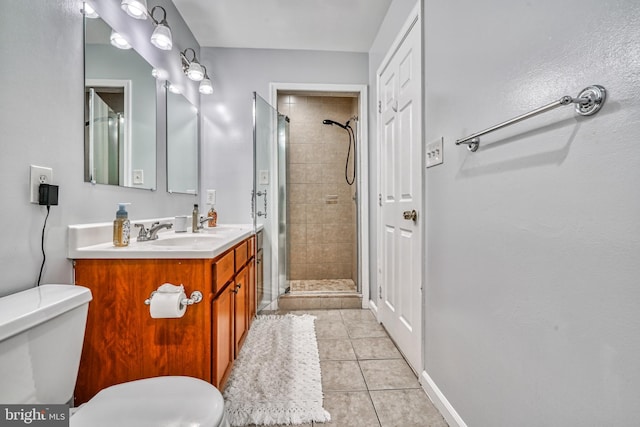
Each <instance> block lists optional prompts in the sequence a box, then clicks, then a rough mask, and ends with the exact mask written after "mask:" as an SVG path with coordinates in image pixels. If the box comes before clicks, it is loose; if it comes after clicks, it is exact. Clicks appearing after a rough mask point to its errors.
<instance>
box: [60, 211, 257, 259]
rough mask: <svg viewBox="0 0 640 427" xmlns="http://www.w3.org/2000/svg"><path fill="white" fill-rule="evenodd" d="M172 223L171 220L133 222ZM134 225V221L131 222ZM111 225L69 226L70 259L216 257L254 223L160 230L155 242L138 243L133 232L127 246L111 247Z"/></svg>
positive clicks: (251, 231) (247, 233)
mask: <svg viewBox="0 0 640 427" xmlns="http://www.w3.org/2000/svg"><path fill="white" fill-rule="evenodd" d="M153 221H160V222H173V218H164V219H160V220H146V221H135V222H136V223H139V222H143V223H147V222H149V224H150V223H151V222H153ZM132 224H133V221H132ZM112 227H113V224H112V223H99V224H82V225H70V226H69V250H68V254H67V257H68V258H70V259H170V258H172V259H184V258H215V257H217V256H218V255H221V254H222V253H224V252H225V251H226V250H228V249H229V248H231V247H233V246H234V245H236V244H237V243H240V242H241V241H243V240H245V239H247V238H248V237H250V236H252V235H254V234H255V232H254V228H253V224H219V225H218V226H217V227H213V228H208V227H205V228H204V229H201V230H199V232H198V233H192V232H191V229H189V230H188V231H187V232H186V233H176V232H174V231H173V230H167V229H163V230H161V231H160V232H159V233H158V239H157V240H151V241H147V242H137V241H136V236H135V235H134V234H135V231H134V230H132V235H131V241H130V243H129V246H125V247H115V246H113V242H112V241H111V240H112V233H113V228H112Z"/></svg>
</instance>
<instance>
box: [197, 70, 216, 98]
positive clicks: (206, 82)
mask: <svg viewBox="0 0 640 427" xmlns="http://www.w3.org/2000/svg"><path fill="white" fill-rule="evenodd" d="M202 68H203V69H204V78H203V79H202V81H201V82H200V86H198V91H199V92H200V93H201V94H203V95H211V94H212V93H213V85H212V84H211V79H210V78H209V75H208V74H207V67H205V66H204V65H203V66H202Z"/></svg>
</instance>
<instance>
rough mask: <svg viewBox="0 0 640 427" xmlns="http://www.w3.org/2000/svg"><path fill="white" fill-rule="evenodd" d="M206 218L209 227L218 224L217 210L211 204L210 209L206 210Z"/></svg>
mask: <svg viewBox="0 0 640 427" xmlns="http://www.w3.org/2000/svg"><path fill="white" fill-rule="evenodd" d="M207 218H209V222H208V223H207V225H208V226H209V227H215V226H217V225H218V212H216V209H215V208H214V207H213V205H211V209H209V212H207Z"/></svg>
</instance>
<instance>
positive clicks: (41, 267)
mask: <svg viewBox="0 0 640 427" xmlns="http://www.w3.org/2000/svg"><path fill="white" fill-rule="evenodd" d="M49 212H51V206H47V216H46V217H44V225H43V226H42V241H41V247H42V265H41V266H40V274H39V275H38V283H37V284H36V286H40V280H41V279H42V270H44V263H45V261H46V260H47V255H46V254H45V252H44V230H45V229H46V228H47V219H49Z"/></svg>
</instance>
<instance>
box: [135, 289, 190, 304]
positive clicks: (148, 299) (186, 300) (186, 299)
mask: <svg viewBox="0 0 640 427" xmlns="http://www.w3.org/2000/svg"><path fill="white" fill-rule="evenodd" d="M157 292H158V291H152V292H151V295H149V298H147V299H146V300H144V305H151V299H152V298H153V296H154V295H155V294H156V293H157ZM200 301H202V292H200V291H193V292H191V295H190V296H189V298H183V299H182V301H180V305H181V306H183V305H193V304H197V303H199V302H200Z"/></svg>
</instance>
